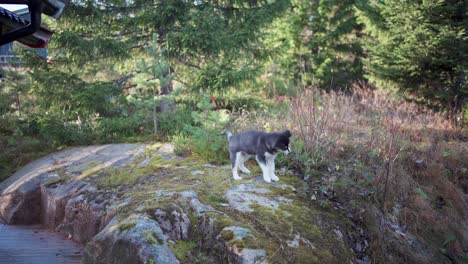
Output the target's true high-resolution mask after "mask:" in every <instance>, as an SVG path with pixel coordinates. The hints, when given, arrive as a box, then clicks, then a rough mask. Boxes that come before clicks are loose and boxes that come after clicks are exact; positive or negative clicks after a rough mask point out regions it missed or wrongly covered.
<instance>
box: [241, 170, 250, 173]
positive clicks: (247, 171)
mask: <svg viewBox="0 0 468 264" xmlns="http://www.w3.org/2000/svg"><path fill="white" fill-rule="evenodd" d="M241 171H242V173H245V174H250V171H249V169H241Z"/></svg>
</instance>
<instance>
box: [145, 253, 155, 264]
mask: <svg viewBox="0 0 468 264" xmlns="http://www.w3.org/2000/svg"><path fill="white" fill-rule="evenodd" d="M146 264H154V256H153V255H151V256H149V257H148V260H147V261H146Z"/></svg>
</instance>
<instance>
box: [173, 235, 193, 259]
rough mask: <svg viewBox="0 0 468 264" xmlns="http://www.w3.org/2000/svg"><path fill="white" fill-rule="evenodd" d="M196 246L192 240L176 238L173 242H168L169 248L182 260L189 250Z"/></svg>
mask: <svg viewBox="0 0 468 264" xmlns="http://www.w3.org/2000/svg"><path fill="white" fill-rule="evenodd" d="M196 247H197V243H195V242H194V241H185V240H177V241H176V242H175V244H169V248H170V249H171V250H172V252H174V254H175V255H176V257H177V259H179V260H180V261H184V260H185V259H186V258H187V255H190V254H188V253H189V252H190V251H192V250H193V249H195V248H196Z"/></svg>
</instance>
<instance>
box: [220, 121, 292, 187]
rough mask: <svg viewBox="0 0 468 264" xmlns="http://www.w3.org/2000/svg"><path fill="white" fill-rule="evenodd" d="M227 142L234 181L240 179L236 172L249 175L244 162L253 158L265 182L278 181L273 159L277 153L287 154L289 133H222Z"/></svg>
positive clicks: (287, 131) (286, 131)
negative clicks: (239, 171)
mask: <svg viewBox="0 0 468 264" xmlns="http://www.w3.org/2000/svg"><path fill="white" fill-rule="evenodd" d="M224 133H225V134H226V135H227V138H228V141H229V156H230V158H231V164H232V176H233V177H234V179H236V180H240V179H242V178H241V177H240V176H239V174H238V172H237V170H238V169H240V170H241V171H242V172H243V173H246V174H250V171H249V170H248V169H247V168H246V167H245V165H244V162H245V161H246V160H248V159H249V158H250V157H252V156H255V159H256V160H257V162H258V164H259V165H260V168H261V169H262V173H263V179H264V180H265V182H272V181H278V180H279V178H278V176H276V175H275V158H276V155H278V153H279V152H284V153H285V154H288V153H290V152H291V150H290V148H289V138H290V137H291V132H290V131H289V130H284V131H280V132H273V133H266V132H261V131H244V132H241V133H239V134H237V135H232V134H231V132H228V131H224Z"/></svg>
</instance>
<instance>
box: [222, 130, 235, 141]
mask: <svg viewBox="0 0 468 264" xmlns="http://www.w3.org/2000/svg"><path fill="white" fill-rule="evenodd" d="M221 134H224V135H226V136H227V140H228V141H229V140H230V139H231V137H232V133H231V132H229V131H227V130H223V132H222V133H221Z"/></svg>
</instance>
